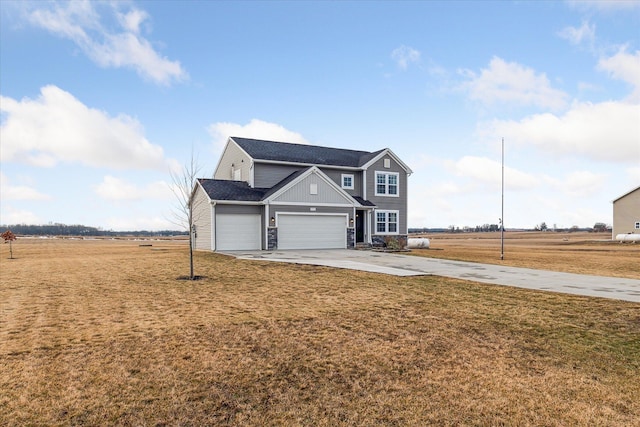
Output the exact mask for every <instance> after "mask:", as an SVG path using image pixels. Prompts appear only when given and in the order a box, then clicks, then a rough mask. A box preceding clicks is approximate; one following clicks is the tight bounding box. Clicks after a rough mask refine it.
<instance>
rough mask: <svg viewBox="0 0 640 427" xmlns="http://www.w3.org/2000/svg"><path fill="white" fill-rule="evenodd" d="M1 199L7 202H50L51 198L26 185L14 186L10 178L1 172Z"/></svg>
mask: <svg viewBox="0 0 640 427" xmlns="http://www.w3.org/2000/svg"><path fill="white" fill-rule="evenodd" d="M0 198H1V199H2V200H3V201H6V200H50V199H51V196H49V195H48V194H43V193H41V192H39V191H38V190H36V189H35V188H32V187H29V186H26V185H13V184H12V183H11V182H9V178H8V177H7V176H6V175H5V174H4V173H2V172H0Z"/></svg>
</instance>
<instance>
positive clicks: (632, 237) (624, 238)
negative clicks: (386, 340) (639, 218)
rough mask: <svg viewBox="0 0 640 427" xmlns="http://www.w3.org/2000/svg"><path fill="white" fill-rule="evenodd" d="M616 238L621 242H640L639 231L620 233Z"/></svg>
mask: <svg viewBox="0 0 640 427" xmlns="http://www.w3.org/2000/svg"><path fill="white" fill-rule="evenodd" d="M616 240H617V241H619V242H640V234H637V233H629V234H618V235H617V236H616Z"/></svg>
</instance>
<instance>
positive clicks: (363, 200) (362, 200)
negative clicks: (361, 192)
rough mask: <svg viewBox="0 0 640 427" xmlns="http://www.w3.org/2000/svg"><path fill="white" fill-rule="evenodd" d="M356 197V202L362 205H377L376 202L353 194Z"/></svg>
mask: <svg viewBox="0 0 640 427" xmlns="http://www.w3.org/2000/svg"><path fill="white" fill-rule="evenodd" d="M351 197H353V198H354V199H356V202H358V203H360V204H361V205H362V206H371V207H375V206H376V205H375V203H372V202H370V201H369V200H365V199H363V198H362V197H360V196H351Z"/></svg>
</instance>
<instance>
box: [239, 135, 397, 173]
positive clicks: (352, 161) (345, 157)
mask: <svg viewBox="0 0 640 427" xmlns="http://www.w3.org/2000/svg"><path fill="white" fill-rule="evenodd" d="M229 139H231V140H233V141H234V142H235V143H236V144H238V146H239V147H240V148H242V149H243V150H244V151H245V152H246V153H247V154H248V155H249V156H251V157H252V158H253V159H255V160H267V161H278V162H290V163H303V164H308V165H327V166H344V167H353V168H358V167H361V166H362V165H364V164H366V163H368V162H369V161H370V160H371V159H373V158H375V157H376V156H377V155H379V154H380V153H381V152H383V151H384V150H378V151H375V152H369V151H360V150H346V149H343V148H331V147H320V146H317V145H303V144H291V143H288V142H276V141H265V140H261V139H250V138H238V137H235V136H232V137H230V138H229Z"/></svg>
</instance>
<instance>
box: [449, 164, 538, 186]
mask: <svg viewBox="0 0 640 427" xmlns="http://www.w3.org/2000/svg"><path fill="white" fill-rule="evenodd" d="M445 166H446V167H447V169H449V171H451V172H452V173H453V174H455V175H456V176H460V177H465V178H469V179H471V180H472V182H473V183H474V185H475V184H488V185H490V186H491V187H493V188H500V186H501V184H502V164H501V163H500V162H498V161H496V160H493V159H489V158H486V157H475V156H464V157H463V158H461V159H459V160H457V161H455V162H453V161H449V162H447V163H446V164H445ZM504 175H505V178H504V179H505V187H506V188H508V189H511V190H517V189H530V188H534V187H536V186H537V185H538V179H537V178H536V177H534V176H532V175H530V174H527V173H525V172H522V171H519V170H517V169H513V168H511V167H507V166H505V168H504Z"/></svg>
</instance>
